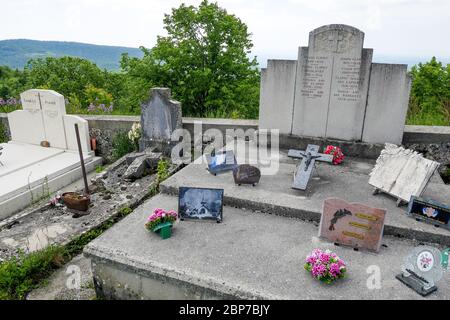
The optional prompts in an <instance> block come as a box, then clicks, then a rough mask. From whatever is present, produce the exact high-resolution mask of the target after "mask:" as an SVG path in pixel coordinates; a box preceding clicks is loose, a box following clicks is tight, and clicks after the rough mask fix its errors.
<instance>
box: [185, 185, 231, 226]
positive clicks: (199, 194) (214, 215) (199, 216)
mask: <svg viewBox="0 0 450 320" xmlns="http://www.w3.org/2000/svg"><path fill="white" fill-rule="evenodd" d="M223 193H224V190H223V189H207V188H190V187H180V189H179V196H178V213H179V215H180V218H181V219H182V220H185V219H194V220H216V221H217V222H221V221H222V220H223Z"/></svg>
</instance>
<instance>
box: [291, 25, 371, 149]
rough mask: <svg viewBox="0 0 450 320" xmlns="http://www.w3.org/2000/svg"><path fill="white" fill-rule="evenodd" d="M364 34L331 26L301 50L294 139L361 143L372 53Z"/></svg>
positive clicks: (315, 33)
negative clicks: (297, 137)
mask: <svg viewBox="0 0 450 320" xmlns="http://www.w3.org/2000/svg"><path fill="white" fill-rule="evenodd" d="M363 43H364V33H363V32H361V31H360V30H358V29H356V28H353V27H350V26H346V25H328V26H324V27H321V28H318V29H316V30H313V31H312V32H311V33H310V37H309V47H308V48H300V50H299V59H298V61H299V62H298V65H299V66H298V72H297V80H296V94H295V104H294V118H293V128H292V134H294V135H300V136H312V137H322V138H334V139H342V140H361V136H362V127H363V122H364V113H365V106H366V99H367V90H368V82H369V75H370V65H371V63H372V50H363Z"/></svg>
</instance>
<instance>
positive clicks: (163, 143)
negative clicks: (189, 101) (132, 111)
mask: <svg viewBox="0 0 450 320" xmlns="http://www.w3.org/2000/svg"><path fill="white" fill-rule="evenodd" d="M170 98H171V93H170V89H168V88H153V89H152V90H151V98H150V100H149V101H148V102H146V103H144V104H143V105H142V110H141V127H142V138H141V140H140V141H139V149H140V151H143V150H145V149H147V148H150V147H156V148H158V149H159V151H161V152H164V153H165V154H168V153H169V154H170V150H171V147H172V146H173V143H172V141H171V137H172V133H173V132H174V131H175V130H176V129H181V128H182V115H181V104H180V103H179V102H177V101H174V100H171V99H170Z"/></svg>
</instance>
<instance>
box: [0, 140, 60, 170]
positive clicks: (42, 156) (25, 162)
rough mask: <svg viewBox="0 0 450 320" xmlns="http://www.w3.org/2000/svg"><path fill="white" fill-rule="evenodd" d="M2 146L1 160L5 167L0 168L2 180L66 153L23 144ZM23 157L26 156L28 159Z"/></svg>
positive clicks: (15, 143)
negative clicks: (4, 177)
mask: <svg viewBox="0 0 450 320" xmlns="http://www.w3.org/2000/svg"><path fill="white" fill-rule="evenodd" d="M0 146H2V147H3V155H2V158H1V161H2V163H3V166H0V179H1V178H2V177H3V176H6V175H8V174H11V173H12V172H15V171H18V170H20V169H23V168H25V167H27V166H30V165H32V164H35V163H38V162H40V161H44V160H46V159H49V158H52V157H54V156H56V155H58V154H61V153H63V152H64V150H60V149H55V148H42V147H40V146H35V145H31V144H26V143H22V142H9V143H5V144H1V145H0ZM23 155H26V157H25V156H23Z"/></svg>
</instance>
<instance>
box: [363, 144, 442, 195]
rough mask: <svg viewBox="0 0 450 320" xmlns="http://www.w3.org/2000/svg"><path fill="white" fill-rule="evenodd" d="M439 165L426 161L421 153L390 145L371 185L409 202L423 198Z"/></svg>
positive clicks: (378, 164) (378, 165)
mask: <svg viewBox="0 0 450 320" xmlns="http://www.w3.org/2000/svg"><path fill="white" fill-rule="evenodd" d="M438 167H439V163H438V162H435V161H431V160H428V159H425V158H424V157H423V156H422V155H421V154H419V153H417V152H415V151H412V150H409V149H405V148H403V147H398V146H396V145H393V144H390V143H386V148H385V149H384V150H383V151H382V152H381V155H380V157H379V158H378V160H377V163H376V165H375V167H374V168H373V170H372V172H371V173H370V180H369V184H370V185H372V186H374V187H375V188H377V189H379V190H381V191H383V192H385V193H388V194H390V195H392V196H394V197H397V198H399V199H401V200H403V201H405V202H409V201H410V199H411V196H416V197H420V196H421V195H422V193H423V191H424V189H425V187H426V186H427V184H428V182H429V180H430V179H431V177H432V175H433V174H434V172H435V171H436V169H437V168H438Z"/></svg>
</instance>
